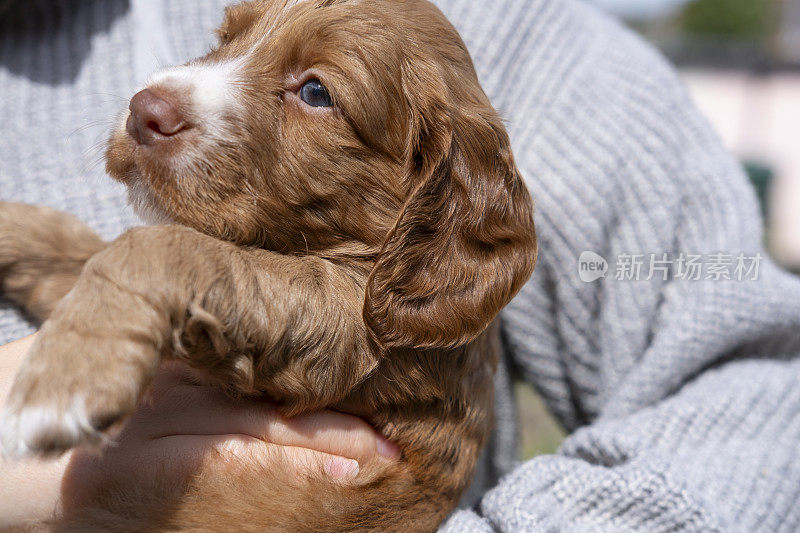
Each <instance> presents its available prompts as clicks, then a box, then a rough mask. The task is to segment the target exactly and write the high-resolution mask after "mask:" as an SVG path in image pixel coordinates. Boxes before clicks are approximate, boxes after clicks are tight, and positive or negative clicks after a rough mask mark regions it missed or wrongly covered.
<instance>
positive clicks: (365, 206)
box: [0, 0, 536, 531]
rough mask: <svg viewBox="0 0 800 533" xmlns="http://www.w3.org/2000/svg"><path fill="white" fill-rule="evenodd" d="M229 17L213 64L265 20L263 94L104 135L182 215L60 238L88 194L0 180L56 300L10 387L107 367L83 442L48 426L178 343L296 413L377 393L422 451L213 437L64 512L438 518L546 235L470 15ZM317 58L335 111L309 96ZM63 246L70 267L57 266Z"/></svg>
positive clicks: (394, 426)
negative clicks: (171, 462) (35, 199)
mask: <svg viewBox="0 0 800 533" xmlns="http://www.w3.org/2000/svg"><path fill="white" fill-rule="evenodd" d="M267 32H271V35H270V37H269V39H267V40H266V41H264V42H263V43H262V44H260V45H257V46H256V43H258V42H259V41H260V39H261V37H262V36H263V35H265V33H267ZM220 36H221V43H220V45H219V47H218V48H216V49H215V50H213V51H212V52H210V53H209V54H208V55H207V56H205V57H203V58H200V59H198V60H196V62H195V64H207V63H213V62H220V61H225V60H230V59H233V58H237V57H241V56H242V55H243V54H246V53H247V52H248V51H250V50H252V49H253V47H254V46H256V48H257V53H255V54H254V55H253V57H252V58H251V59H250V60H249V61H248V63H247V66H246V70H245V72H246V74H245V76H244V77H243V80H242V82H241V83H242V86H241V94H242V98H244V100H245V102H244V103H245V106H244V108H245V109H246V110H247V113H241V114H238V115H232V116H231V117H226V121H227V124H228V126H229V127H228V128H225V131H223V132H221V133H220V132H215V133H216V136H215V135H211V134H209V133H208V132H205V131H204V130H203V124H202V123H200V122H199V118H198V117H194V116H193V115H192V113H193V110H192V109H191V108H189V107H186V108H185V109H182V110H181V112H182V113H183V114H184V115H185V116H187V117H189V120H190V121H191V120H193V119H194V120H196V121H198V122H197V123H195V124H194V127H193V128H191V129H190V130H189V131H187V132H186V133H185V134H184V133H182V134H181V135H178V136H177V137H176V139H174V140H173V141H172V142H171V144H170V145H169V146H168V147H164V148H161V149H159V150H148V151H144V150H137V149H136V146H135V143H134V142H133V140H132V139H131V138H130V136H129V135H128V134H127V133H125V130H124V128H123V129H120V130H118V131H116V132H114V133H113V134H112V137H111V140H110V143H109V148H108V153H107V161H108V165H107V167H108V170H109V172H110V173H111V175H112V176H113V177H114V178H116V179H118V180H120V181H122V182H124V183H126V184H128V185H129V186H131V187H132V188H139V189H140V190H141V189H142V188H144V189H146V190H147V191H148V194H149V198H150V200H151V201H152V202H153V203H154V204H157V207H158V209H159V210H161V211H163V212H166V213H167V214H168V215H169V216H170V217H171V218H172V219H173V220H175V221H176V222H177V224H178V225H169V226H157V227H146V228H139V229H135V230H132V231H130V232H128V233H126V234H124V235H123V236H121V237H120V238H118V239H117V240H115V241H114V242H112V243H110V244H108V245H105V244H102V243H99V239H97V238H96V237H95V236H94V235H93V234H91V233H90V232H88V230H85V229H84V228H81V229H78V230H77V231H75V232H74V234H72V235H71V236H70V237H69V238H61V237H60V238H59V239H57V240H58V241H59V242H60V244H59V243H56V242H54V241H53V239H51V238H50V237H49V234H48V232H47V231H45V232H42V231H41V230H37V231H34V229H35V228H36V227H38V228H42V227H44V228H45V229H48V230H49V231H50V232H52V233H53V234H55V233H56V232H58V231H62V230H61V229H60V228H61V227H63V225H64V224H69V225H70V227H71V226H72V225H74V224H75V222H74V220H72V219H67V218H66V216H65V215H59V214H56V213H53V212H51V211H47V212H43V211H38V210H37V209H38V208H33V207H28V206H20V205H18V204H7V203H5V204H3V203H0V281H1V282H2V283H3V287H4V288H5V290H6V291H7V292H8V294H9V295H10V296H11V297H12V298H14V299H16V301H18V302H19V303H20V304H21V305H23V306H25V307H27V308H28V309H30V310H31V311H32V312H34V313H36V314H37V315H38V316H40V317H41V318H44V317H47V316H49V319H48V320H47V321H46V322H45V323H44V325H43V328H42V331H41V335H40V337H39V339H38V340H37V343H36V345H35V346H34V348H33V350H32V353H31V356H30V358H31V361H32V363H30V362H29V364H28V365H27V367H26V369H25V370H23V372H22V373H21V375H20V377H19V381H18V382H17V383H16V384H15V386H14V390H13V391H12V395H11V398H10V400H9V403H10V404H11V403H13V402H14V401H15V400H16V401H17V404H18V405H25V406H47V407H49V408H56V409H67V408H68V405H69V402H70V401H71V399H72V397H73V395H74V394H76V393H78V392H90V393H91V394H90V395H89V396H87V402H88V403H87V410H88V412H89V414H90V415H91V420H92V422H93V423H95V424H96V427H97V428H98V431H97V432H93V431H90V432H87V433H86V434H85V435H82V436H81V439H80V440H79V441H78V442H75V441H74V440H71V439H70V438H68V437H67V436H65V435H63V434H58V433H57V432H54V433H53V434H51V435H47V436H45V437H43V438H42V439H41V440H40V441H39V442H38V443H37V449H38V450H39V451H40V452H43V453H44V452H52V451H59V450H62V449H65V448H68V447H71V446H73V445H77V444H85V443H91V442H93V441H94V442H96V441H97V439H99V434H100V432H99V430H100V429H102V428H104V427H106V426H107V425H108V424H109V423H113V422H115V421H117V420H120V419H122V418H124V417H125V416H126V415H127V414H129V413H130V411H131V410H132V409H133V407H134V405H135V404H136V402H137V401H138V400H139V399H140V398H141V396H142V394H143V393H144V391H145V390H146V387H147V385H148V383H149V381H150V379H151V378H152V376H153V373H154V371H155V369H156V367H157V365H158V363H159V361H160V360H162V359H164V358H178V359H181V360H183V361H185V362H186V363H188V364H190V365H192V366H194V367H196V368H199V369H202V370H204V371H205V372H206V374H207V375H209V376H211V377H212V378H213V379H215V380H216V381H218V382H219V383H220V384H222V385H223V386H225V387H227V388H229V389H230V390H231V391H232V392H234V393H237V394H242V393H244V394H253V395H266V396H269V397H270V398H271V399H272V400H273V401H275V402H277V403H278V404H279V405H280V406H281V409H282V410H283V412H284V413H285V414H287V415H292V414H296V413H301V412H306V411H309V410H315V409H320V408H332V409H337V410H340V411H344V412H348V413H353V414H355V415H358V416H361V417H363V418H365V419H366V420H368V421H369V422H370V423H372V424H373V425H374V426H375V427H376V428H377V429H378V430H379V431H380V432H382V433H383V434H384V435H385V436H387V437H388V438H389V439H390V440H392V441H393V442H395V443H397V444H398V445H399V446H400V448H401V449H402V450H403V456H402V460H401V461H400V462H399V463H398V464H396V465H395V466H392V467H385V466H377V465H370V464H367V465H362V468H361V471H360V473H359V475H358V477H357V478H356V481H355V483H354V485H353V486H348V487H345V486H340V485H337V484H333V483H330V482H328V481H325V480H324V479H323V478H322V476H321V475H320V476H310V477H308V478H304V479H297V478H295V477H293V476H294V475H293V474H292V473H289V472H275V471H267V470H265V469H263V468H261V467H260V466H259V465H258V464H229V463H226V462H225V461H222V460H220V459H219V458H218V457H216V456H214V455H213V454H211V455H209V456H208V457H207V458H206V460H205V461H204V463H203V464H202V465H201V466H200V467H199V468H198V473H197V474H196V475H195V476H193V478H192V479H189V480H186V482H185V483H182V484H177V485H175V486H165V487H163V490H162V491H160V492H158V491H156V492H148V493H131V492H130V491H129V490H122V489H119V488H115V487H113V486H107V487H104V488H103V490H102V491H100V492H98V493H97V494H94V495H92V497H90V498H88V499H84V500H82V501H80V502H77V501H70V500H66V501H65V502H64V504H65V512H66V515H65V517H64V519H63V520H62V521H60V522H59V523H57V524H54V525H53V527H54V528H56V529H66V530H80V529H86V530H91V529H93V528H107V529H113V530H131V531H133V530H144V529H147V530H192V531H210V530H231V531H233V530H241V531H265V530H275V531H285V530H307V531H332V530H335V531H351V530H364V529H367V530H380V531H430V530H434V529H435V528H436V527H437V525H438V524H439V523H440V522H441V520H442V519H443V518H444V517H445V516H446V515H447V513H449V512H450V511H451V510H452V508H453V507H454V505H455V504H456V503H457V501H458V499H459V497H460V495H461V493H462V491H463V490H464V488H465V487H466V486H467V485H468V483H469V480H470V478H471V475H472V470H473V468H474V466H475V462H476V460H477V457H478V454H479V453H480V451H481V449H482V447H483V446H484V444H485V442H486V440H487V438H488V435H489V433H490V429H491V425H492V422H491V413H492V397H493V391H492V378H493V374H494V370H495V366H496V364H497V357H498V334H497V326H496V324H495V323H494V322H493V321H494V320H495V317H496V315H497V313H498V312H499V310H500V309H501V308H502V307H503V306H504V305H505V304H506V303H508V301H509V300H510V299H511V298H512V297H513V296H514V294H515V293H516V292H517V290H518V289H519V288H520V287H521V286H522V284H523V283H524V282H525V281H526V280H527V279H528V277H529V276H530V274H531V272H532V270H533V266H534V261H535V256H536V240H535V235H534V227H533V219H532V213H533V207H532V203H531V200H530V198H529V195H528V192H527V190H526V188H525V185H524V183H523V181H522V179H521V177H520V175H519V172H518V170H517V168H516V166H515V165H514V160H513V156H512V154H511V151H510V147H509V140H508V137H507V134H506V132H505V129H504V127H503V124H502V122H501V120H500V119H499V117H498V116H497V114H496V112H495V111H494V109H493V108H492V107H491V105H490V104H489V102H488V100H487V98H486V96H485V95H484V93H483V91H482V90H481V88H480V86H479V84H478V80H477V77H476V75H475V72H474V69H473V66H472V62H471V59H470V58H469V55H468V53H467V51H466V48H465V47H464V44H463V43H462V41H461V39H460V38H459V37H458V35H457V33H456V31H455V30H454V29H453V28H452V26H451V25H450V24H449V23H448V22H447V21H446V20H445V18H444V16H443V15H442V14H441V13H440V12H439V11H438V10H437V9H436V8H435V7H433V6H432V5H431V4H430V3H428V2H427V1H424V0H325V1H322V0H312V1H303V2H298V3H296V4H295V3H294V2H283V1H276V0H266V1H255V2H247V3H243V4H241V5H238V6H235V7H233V8H229V10H228V12H227V16H226V20H225V23H224V24H223V26H222V28H221V30H220ZM309 69H313V72H314V75H315V76H318V77H319V78H320V79H321V80H322V81H323V82H324V84H325V85H326V87H328V89H329V90H330V91H331V93H332V96H333V99H334V103H335V107H334V109H333V110H331V111H330V112H319V111H317V110H315V111H313V112H312V111H310V110H309V109H307V108H306V107H304V106H303V105H302V103H301V102H300V101H299V100H298V98H297V96H296V90H297V78H298V77H299V76H302V75H303V73H304V72H306V71H308V70H309ZM154 90H162V91H168V90H169V88H167V87H162V88H158V87H155V88H154ZM174 97H175V98H178V96H174ZM9 213H11V214H12V216H8V214H9ZM19 220H25V221H28V222H29V223H28V224H27V225H26V224H24V223H23V224H22V225H21V226H20V224H19ZM14 221H16V222H14ZM62 233H63V231H62ZM23 239H24V242H25V247H22V246H12V244H14V243H16V244H19V243H20V242H21V240H23ZM64 241H66V242H69V244H70V246H69V247H68V248H64V247H63V244H64ZM9 243H11V244H9ZM23 248H24V249H23ZM73 250H81V251H80V252H76V253H73ZM101 250H102V251H101ZM97 252H99V253H97ZM90 256H93V257H91V259H90V260H89V261H88V263H87V264H86V266H85V268H84V269H83V270H82V271H81V270H80V269H79V268H76V267H75V265H76V262H75V258H76V257H77V261H78V262H77V264H78V265H82V264H83V261H84V260H86V259H88V257H90ZM48 269H52V271H50V270H48ZM55 271H59V272H66V274H65V275H62V276H60V277H59V278H58V279H59V281H58V283H57V285H58V287H57V288H56V289H52V287H51V288H50V289H48V290H44V288H43V287H44V284H45V283H47V281H46V280H47V279H49V278H48V276H50V277H52V275H53V272H55ZM73 284H74V290H72V291H71V292H69V294H68V295H67V296H66V297H65V298H63V300H61V302H60V303H59V304H58V305H57V306H56V305H55V303H56V302H57V301H58V300H59V299H61V297H62V296H63V295H64V294H67V292H68V291H69V289H70V288H71V287H72V286H73ZM53 307H55V310H54V311H52V313H51V310H52V308H53ZM77 353H80V354H82V355H81V357H80V358H78V357H76V356H75V354H77ZM108 354H113V357H110V356H109V355H108ZM87 376H91V379H88V378H87Z"/></svg>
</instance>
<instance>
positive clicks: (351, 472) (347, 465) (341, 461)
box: [323, 457, 359, 481]
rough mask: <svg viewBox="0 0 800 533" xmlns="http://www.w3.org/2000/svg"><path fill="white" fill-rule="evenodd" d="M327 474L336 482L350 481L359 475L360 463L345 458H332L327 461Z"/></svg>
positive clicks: (325, 467) (325, 466)
mask: <svg viewBox="0 0 800 533" xmlns="http://www.w3.org/2000/svg"><path fill="white" fill-rule="evenodd" d="M323 468H324V469H325V473H326V474H328V475H329V476H330V477H332V478H333V479H335V480H336V481H350V480H351V479H353V478H354V477H356V476H357V475H358V471H359V466H358V461H355V460H353V459H345V458H344V457H332V458H330V459H328V460H327V461H325V465H324V466H323Z"/></svg>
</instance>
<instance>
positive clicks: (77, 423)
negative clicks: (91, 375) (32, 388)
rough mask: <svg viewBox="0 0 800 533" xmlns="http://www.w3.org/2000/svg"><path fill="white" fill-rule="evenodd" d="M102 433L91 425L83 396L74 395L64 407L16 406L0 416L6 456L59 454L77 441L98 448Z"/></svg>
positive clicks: (13, 457) (14, 457) (2, 442)
mask: <svg viewBox="0 0 800 533" xmlns="http://www.w3.org/2000/svg"><path fill="white" fill-rule="evenodd" d="M102 442H103V434H102V433H101V432H100V431H99V430H98V428H95V427H93V426H92V424H91V423H90V422H89V416H88V414H87V411H86V402H85V400H84V398H82V397H80V396H75V397H74V398H72V404H71V405H70V406H69V407H68V408H67V409H66V410H63V409H60V408H58V407H57V406H56V405H54V404H51V405H29V406H25V405H23V406H20V405H15V406H13V407H8V408H6V409H4V411H3V415H2V418H0V445H2V452H3V455H4V456H5V457H9V458H12V459H21V458H23V457H26V456H32V455H53V454H59V453H61V452H63V451H65V450H68V449H69V448H72V447H74V446H76V445H78V444H86V445H90V446H92V447H99V445H100V444H101V443H102Z"/></svg>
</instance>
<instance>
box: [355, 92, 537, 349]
mask: <svg viewBox="0 0 800 533" xmlns="http://www.w3.org/2000/svg"><path fill="white" fill-rule="evenodd" d="M475 86H476V87H477V82H476V84H475ZM476 91H477V93H476V92H473V93H472V94H471V96H470V97H468V98H465V99H464V100H465V101H463V102H460V103H457V104H456V105H452V104H451V105H448V104H447V103H445V102H442V101H441V100H438V101H434V102H432V103H431V104H430V105H428V106H426V108H425V109H424V110H422V111H419V112H417V113H416V114H415V116H414V122H416V123H415V124H414V125H413V126H412V129H413V130H414V132H415V133H414V134H413V136H412V137H413V138H412V142H411V145H410V152H411V154H410V156H411V157H410V160H411V161H412V168H411V170H410V174H411V176H410V178H409V180H410V183H411V184H412V187H413V188H412V190H411V192H410V195H409V196H408V199H407V201H406V204H405V206H404V208H403V210H402V213H401V215H400V217H399V219H398V220H397V222H396V224H395V226H394V229H393V230H392V231H391V232H390V233H389V236H388V238H387V239H386V241H385V243H384V245H383V249H382V251H381V253H380V254H379V256H378V258H377V261H376V264H375V266H374V268H373V270H372V273H371V274H370V276H369V279H368V281H367V287H366V298H365V304H364V320H365V323H366V324H367V326H368V327H369V328H370V329H371V331H372V332H373V334H374V336H375V338H376V340H377V341H378V342H379V343H380V344H381V345H383V346H384V347H386V348H399V347H409V348H411V347H413V348H454V347H457V346H460V345H463V344H466V343H468V342H470V341H472V340H473V339H475V338H476V337H477V336H478V335H480V333H481V332H483V330H484V329H485V328H486V327H487V326H488V325H489V323H490V322H491V321H492V320H493V319H494V318H495V316H496V315H497V313H498V312H499V311H500V309H502V308H503V306H505V305H506V304H507V303H508V302H509V301H510V300H511V298H512V297H513V296H514V295H515V294H516V293H517V291H518V290H519V289H520V287H521V286H522V285H523V284H524V283H525V281H527V279H528V278H529V277H530V275H531V272H532V271H533V267H534V263H535V261H536V251H537V245H536V235H535V231H534V225H533V204H532V201H531V198H530V195H529V194H528V190H527V188H526V187H525V183H524V182H523V180H522V178H521V176H520V173H519V171H518V170H517V168H516V165H515V164H514V159H513V156H512V154H511V149H510V144H509V140H508V135H507V134H506V131H505V128H504V127H503V124H502V122H501V121H500V118H499V117H498V116H497V113H496V112H495V110H494V109H493V108H492V107H491V105H490V104H489V103H488V100H487V99H486V97H485V96H484V95H483V92H482V91H481V90H480V88H477V89H476ZM445 94H446V92H445Z"/></svg>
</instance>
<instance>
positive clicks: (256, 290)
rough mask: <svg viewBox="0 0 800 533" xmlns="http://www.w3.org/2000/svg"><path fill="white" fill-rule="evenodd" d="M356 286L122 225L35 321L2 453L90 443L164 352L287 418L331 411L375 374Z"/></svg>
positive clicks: (335, 276) (130, 403)
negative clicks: (257, 396)
mask: <svg viewBox="0 0 800 533" xmlns="http://www.w3.org/2000/svg"><path fill="white" fill-rule="evenodd" d="M361 287H363V283H360V282H359V281H358V277H357V276H355V277H354V275H353V274H352V273H351V272H343V269H342V268H341V267H336V266H334V265H332V264H330V263H328V262H326V261H324V260H322V259H319V258H313V257H290V256H284V255H280V254H275V253H271V252H267V251H264V250H252V249H244V248H240V247H237V246H235V245H233V244H230V243H227V242H223V241H220V240H217V239H214V238H212V237H209V236H206V235H203V234H201V233H198V232H196V231H194V230H191V229H189V228H185V227H181V226H162V227H147V228H138V229H135V230H132V231H130V232H128V233H126V234H125V235H123V236H122V237H120V238H119V239H117V240H116V241H114V242H113V243H112V244H111V245H110V246H109V247H108V248H107V249H106V250H104V251H102V252H101V253H99V254H97V255H95V256H94V257H92V258H91V259H90V260H89V261H88V262H87V263H86V266H85V268H84V270H83V272H82V274H81V276H80V278H79V280H78V282H77V284H76V285H75V287H74V289H73V290H72V291H70V292H69V294H67V296H66V297H65V298H64V299H63V300H62V301H61V302H60V303H59V304H58V306H57V307H56V309H55V310H54V312H53V314H52V315H51V316H50V318H49V319H48V320H47V321H46V322H45V323H44V325H43V327H42V329H41V331H40V335H39V337H38V338H37V340H36V342H35V343H34V345H33V347H32V348H31V352H30V354H29V355H28V359H27V360H26V362H25V363H24V364H23V367H22V368H21V370H20V372H19V373H18V375H17V381H16V382H15V384H14V386H13V387H12V390H11V393H10V395H9V399H8V401H7V405H6V407H5V410H4V412H3V416H2V418H0V439H2V445H3V448H4V450H5V451H6V452H7V453H10V454H12V455H26V454H30V453H39V454H46V453H57V452H61V451H64V450H66V449H68V448H71V447H73V446H77V445H81V444H88V445H98V444H100V443H101V442H102V441H103V431H104V430H105V429H107V428H108V427H109V426H111V425H112V424H115V423H117V422H119V421H121V420H123V419H124V418H125V417H126V416H127V415H128V414H129V413H130V412H131V411H132V410H133V408H134V406H135V404H136V402H137V401H138V399H139V397H140V396H141V395H142V393H143V392H144V390H145V389H146V387H147V386H148V384H149V382H150V380H151V379H152V377H153V375H154V373H155V370H156V368H157V367H158V364H159V362H160V360H161V358H162V357H179V358H181V359H183V360H184V361H185V362H187V363H188V364H190V365H192V366H194V367H196V368H199V369H201V370H204V371H205V372H206V374H207V375H208V376H209V377H210V378H213V379H217V380H219V382H220V383H224V384H228V385H231V386H233V387H234V388H235V389H236V390H237V391H239V392H244V393H264V392H267V393H269V394H270V396H272V397H273V398H274V399H276V400H277V401H279V402H281V403H283V404H284V405H288V406H289V407H288V408H287V411H289V412H299V411H304V410H310V409H315V408H320V407H323V406H327V405H332V404H334V403H335V401H337V400H339V399H341V398H343V397H344V396H345V395H346V394H348V393H349V392H350V391H352V389H353V388H354V387H355V386H356V384H358V383H359V382H360V381H361V380H362V379H364V377H365V376H366V375H367V374H368V373H369V372H370V371H372V370H373V369H374V368H375V366H376V365H377V359H376V356H374V355H373V354H372V351H371V350H369V349H368V347H367V339H366V331H365V328H364V327H363V322H362V320H361V306H362V302H363V289H362V288H361ZM359 291H361V292H360V293H359Z"/></svg>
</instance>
